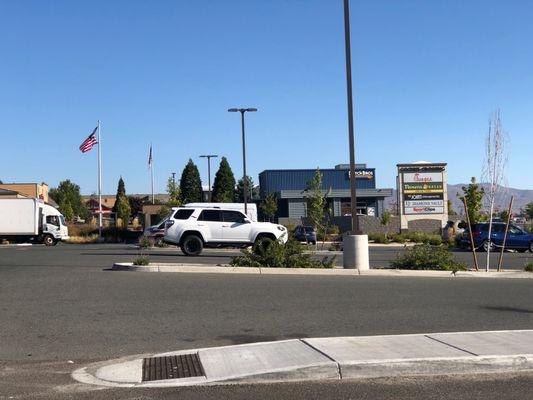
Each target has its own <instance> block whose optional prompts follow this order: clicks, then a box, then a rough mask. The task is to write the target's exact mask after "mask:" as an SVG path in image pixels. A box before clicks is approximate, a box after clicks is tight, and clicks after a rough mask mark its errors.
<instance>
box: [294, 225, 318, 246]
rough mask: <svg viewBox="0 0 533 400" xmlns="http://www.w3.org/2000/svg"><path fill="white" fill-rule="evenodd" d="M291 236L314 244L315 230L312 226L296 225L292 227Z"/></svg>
mask: <svg viewBox="0 0 533 400" xmlns="http://www.w3.org/2000/svg"><path fill="white" fill-rule="evenodd" d="M293 236H294V238H295V239H296V240H298V241H300V242H306V243H311V244H316V231H315V229H314V228H313V227H312V226H304V225H298V226H296V228H294V232H293Z"/></svg>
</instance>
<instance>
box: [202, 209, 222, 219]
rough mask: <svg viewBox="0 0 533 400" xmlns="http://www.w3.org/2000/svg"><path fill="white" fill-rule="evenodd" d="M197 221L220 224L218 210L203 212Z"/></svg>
mask: <svg viewBox="0 0 533 400" xmlns="http://www.w3.org/2000/svg"><path fill="white" fill-rule="evenodd" d="M198 221H216V222H222V218H221V215H220V211H219V210H203V211H202V213H201V214H200V216H199V217H198Z"/></svg>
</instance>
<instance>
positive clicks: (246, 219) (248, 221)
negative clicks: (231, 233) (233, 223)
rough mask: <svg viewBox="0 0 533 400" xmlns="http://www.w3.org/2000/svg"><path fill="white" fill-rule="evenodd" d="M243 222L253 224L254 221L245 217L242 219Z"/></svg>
mask: <svg viewBox="0 0 533 400" xmlns="http://www.w3.org/2000/svg"><path fill="white" fill-rule="evenodd" d="M242 223H243V224H251V223H252V221H250V220H249V219H248V218H244V219H243V220H242Z"/></svg>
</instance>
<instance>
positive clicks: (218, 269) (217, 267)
mask: <svg viewBox="0 0 533 400" xmlns="http://www.w3.org/2000/svg"><path fill="white" fill-rule="evenodd" d="M112 269H113V270H115V271H132V272H177V273H194V274H256V275H330V276H360V275H363V276H397V277H425V278H431V277H433V278H450V277H468V278H515V279H516V278H523V279H533V273H531V272H525V271H505V270H504V271H502V272H484V271H478V272H476V271H458V272H456V273H455V274H453V273H452V272H451V271H430V270H402V269H370V270H367V271H359V270H357V269H343V268H251V267H231V266H229V265H222V264H183V263H181V264H179V263H150V264H149V265H146V266H142V265H133V264H132V263H131V262H129V263H115V264H113V268H112Z"/></svg>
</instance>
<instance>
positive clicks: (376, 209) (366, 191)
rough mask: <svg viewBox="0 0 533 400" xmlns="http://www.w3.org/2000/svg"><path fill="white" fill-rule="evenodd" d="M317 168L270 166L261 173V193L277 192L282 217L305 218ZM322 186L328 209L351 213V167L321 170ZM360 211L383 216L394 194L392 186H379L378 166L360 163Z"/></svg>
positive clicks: (357, 186)
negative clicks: (306, 199) (377, 182)
mask: <svg viewBox="0 0 533 400" xmlns="http://www.w3.org/2000/svg"><path fill="white" fill-rule="evenodd" d="M315 172H316V169H275V170H274V169H268V170H265V171H263V172H261V173H260V174H259V187H260V196H261V198H264V197H265V196H266V195H267V194H274V195H276V197H277V199H278V213H277V217H278V218H283V219H285V218H288V219H291V220H301V218H305V217H306V216H307V210H306V201H305V198H306V196H307V193H306V187H307V182H308V181H309V180H311V179H313V177H314V175H315ZM320 172H321V173H322V189H323V191H324V192H325V193H327V203H328V209H330V210H332V212H333V215H332V216H333V217H341V216H349V215H350V214H351V212H350V210H351V207H350V206H351V201H350V166H349V164H339V165H336V166H335V168H329V169H320ZM355 174H356V179H355V182H356V189H357V213H358V214H364V215H369V216H375V217H379V216H381V215H382V213H383V211H384V200H385V198H386V197H390V196H392V189H378V188H376V169H375V168H367V166H366V164H356V170H355Z"/></svg>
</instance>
